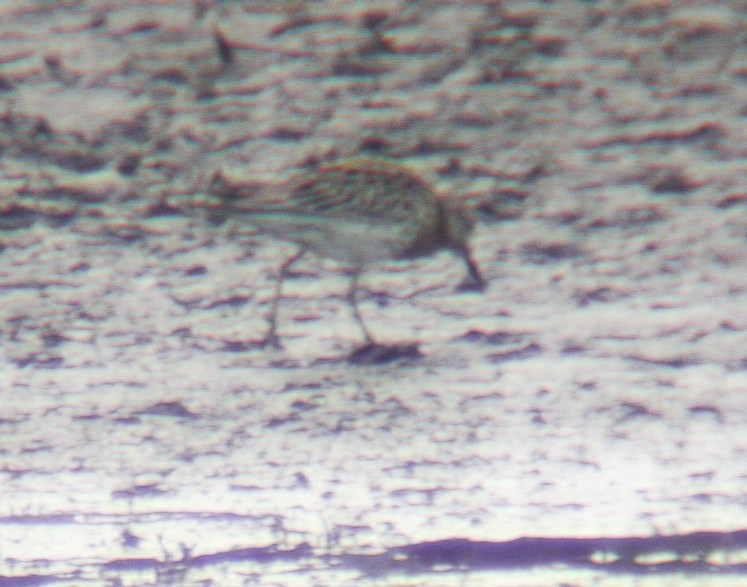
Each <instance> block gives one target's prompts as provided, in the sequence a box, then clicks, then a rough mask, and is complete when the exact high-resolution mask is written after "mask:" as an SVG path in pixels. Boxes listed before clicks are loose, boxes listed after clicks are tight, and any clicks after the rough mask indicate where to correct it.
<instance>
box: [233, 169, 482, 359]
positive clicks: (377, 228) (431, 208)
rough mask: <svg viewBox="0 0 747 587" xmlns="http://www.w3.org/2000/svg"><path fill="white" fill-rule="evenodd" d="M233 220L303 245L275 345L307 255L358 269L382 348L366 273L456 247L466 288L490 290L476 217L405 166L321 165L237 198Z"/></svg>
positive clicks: (273, 339) (282, 275) (353, 301)
mask: <svg viewBox="0 0 747 587" xmlns="http://www.w3.org/2000/svg"><path fill="white" fill-rule="evenodd" d="M231 216H232V217H235V218H241V219H242V220H244V221H246V222H247V223H249V224H251V225H252V226H255V227H256V228H257V229H258V230H259V231H260V232H263V233H267V234H270V235H273V236H275V237H277V238H280V239H284V240H288V241H291V242H294V243H296V244H298V246H299V247H300V249H299V252H298V253H297V254H296V255H294V256H293V257H291V258H290V259H289V260H288V261H287V262H286V263H285V264H284V265H283V266H282V268H281V270H280V276H279V278H278V282H277V288H276V295H275V298H274V300H273V306H272V312H271V315H270V333H269V335H268V340H269V341H270V342H272V343H273V344H277V342H278V339H277V336H276V332H275V328H276V326H275V325H276V312H277V304H278V300H279V299H280V297H281V293H282V283H283V280H284V279H285V277H286V276H287V273H288V270H289V269H290V267H291V266H292V265H293V263H295V261H297V260H298V259H299V258H300V257H301V256H302V255H303V254H304V253H305V252H306V251H312V252H314V253H316V254H317V255H319V256H322V257H328V258H331V259H336V260H338V261H341V262H343V263H346V264H349V265H351V266H352V267H353V268H354V269H355V273H354V277H353V283H352V286H351V289H350V293H349V298H348V299H349V300H350V303H351V305H352V307H353V311H354V313H355V316H356V318H357V320H358V322H359V324H360V326H361V329H362V330H363V333H364V335H365V337H366V340H367V343H368V344H369V345H374V344H376V343H375V342H374V339H373V337H372V336H371V334H370V332H369V331H368V329H367V328H366V326H365V324H364V322H363V320H362V318H361V315H360V312H359V311H358V304H357V298H356V289H357V284H358V276H359V274H360V272H361V271H362V269H363V268H364V267H365V266H367V265H369V264H371V263H376V262H380V261H387V260H396V259H407V258H415V257H421V256H425V255H429V254H431V253H434V252H436V251H438V250H440V249H450V250H452V251H454V252H455V253H456V254H457V255H459V256H460V257H461V258H462V259H463V260H464V261H465V264H466V266H467V270H468V281H467V282H465V286H467V287H470V288H472V289H482V288H483V287H484V281H483V279H482V276H481V275H480V273H479V271H478V269H477V266H476V265H475V263H474V262H473V261H472V258H471V257H470V254H469V247H468V238H469V235H470V234H471V232H472V228H473V226H474V222H473V221H472V219H471V218H470V217H469V215H468V214H467V212H466V211H465V210H463V209H461V208H459V207H458V206H456V205H455V204H453V203H449V202H447V201H445V200H443V199H440V198H438V197H437V196H436V194H435V193H434V191H433V190H432V189H431V187H430V186H429V185H428V184H427V183H426V182H425V181H423V180H422V179H421V178H420V177H418V176H417V175H416V174H415V173H413V172H412V171H410V170H409V169H407V168H406V167H404V166H402V165H399V164H397V163H392V162H388V161H380V160H354V161H344V162H341V163H336V164H333V165H327V166H324V167H320V168H318V169H316V170H314V171H310V172H307V173H304V174H301V175H299V176H297V177H295V178H293V179H291V180H290V181H289V182H287V183H286V184H284V185H282V186H280V187H279V188H278V189H276V190H271V191H270V190H267V191H265V192H264V193H262V194H260V195H259V196H256V197H245V198H238V199H234V200H233V201H232V206H231Z"/></svg>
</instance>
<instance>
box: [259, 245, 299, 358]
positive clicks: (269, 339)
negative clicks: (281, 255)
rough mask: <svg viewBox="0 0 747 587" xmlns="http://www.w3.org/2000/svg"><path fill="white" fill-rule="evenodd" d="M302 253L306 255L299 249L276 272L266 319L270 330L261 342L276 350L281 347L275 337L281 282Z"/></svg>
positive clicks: (281, 289) (281, 288)
mask: <svg viewBox="0 0 747 587" xmlns="http://www.w3.org/2000/svg"><path fill="white" fill-rule="evenodd" d="M304 253H306V249H301V250H300V251H298V252H297V253H295V254H294V255H293V256H291V257H289V258H288V259H286V260H285V262H284V263H283V264H282V265H281V266H280V271H279V272H278V279H277V281H276V282H275V295H274V296H273V298H272V306H271V307H270V317H269V318H268V321H269V322H270V330H269V331H268V333H267V336H266V337H265V340H264V341H263V344H265V345H270V346H272V347H274V348H276V349H279V348H282V345H281V344H280V338H279V337H278V335H277V321H278V305H279V304H280V297H281V295H282V293H283V281H285V278H286V277H287V276H288V273H289V272H290V268H291V267H292V266H293V264H294V263H295V262H296V261H298V260H299V259H300V258H301V257H303V255H304Z"/></svg>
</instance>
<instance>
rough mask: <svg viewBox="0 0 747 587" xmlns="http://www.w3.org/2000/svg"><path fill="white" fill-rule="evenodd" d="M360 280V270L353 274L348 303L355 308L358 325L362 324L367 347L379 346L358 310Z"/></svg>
mask: <svg viewBox="0 0 747 587" xmlns="http://www.w3.org/2000/svg"><path fill="white" fill-rule="evenodd" d="M359 279H360V269H356V270H355V273H353V280H352V281H351V282H350V289H349V290H348V295H347V298H348V302H349V303H350V306H351V307H352V308H353V314H354V315H355V319H356V320H357V321H358V324H360V327H361V330H362V331H363V336H365V337H366V346H371V347H373V346H379V343H378V342H376V341H375V340H374V338H373V336H371V333H370V332H369V330H368V328H366V324H365V322H363V317H362V316H361V312H360V310H359V309H358V296H357V292H358V281H359Z"/></svg>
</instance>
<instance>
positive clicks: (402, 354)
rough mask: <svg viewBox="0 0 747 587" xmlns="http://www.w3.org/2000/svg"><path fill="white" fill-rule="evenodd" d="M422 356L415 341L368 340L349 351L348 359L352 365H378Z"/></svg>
mask: <svg viewBox="0 0 747 587" xmlns="http://www.w3.org/2000/svg"><path fill="white" fill-rule="evenodd" d="M422 356H423V355H422V354H421V352H420V349H419V348H418V343H416V342H411V343H404V344H394V345H388V344H379V343H376V342H368V343H366V344H365V345H363V346H362V347H359V348H357V349H355V350H354V351H353V352H352V353H350V356H349V357H348V360H349V361H350V362H351V363H353V364H354V365H379V364H383V363H392V362H394V361H399V360H402V359H418V358H420V357H422Z"/></svg>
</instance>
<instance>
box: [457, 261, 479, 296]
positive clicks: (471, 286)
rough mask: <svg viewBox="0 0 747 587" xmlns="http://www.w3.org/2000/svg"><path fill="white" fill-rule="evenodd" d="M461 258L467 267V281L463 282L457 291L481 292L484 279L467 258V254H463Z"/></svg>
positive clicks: (475, 265) (473, 263)
mask: <svg viewBox="0 0 747 587" xmlns="http://www.w3.org/2000/svg"><path fill="white" fill-rule="evenodd" d="M462 258H463V259H464V264H465V265H466V266H467V279H465V280H464V282H463V283H462V285H461V286H460V287H459V289H461V290H463V291H465V290H466V291H483V290H484V289H485V279H484V278H483V276H482V274H481V273H480V270H479V269H478V268H477V264H475V262H474V261H473V260H472V257H470V256H469V253H463V254H462Z"/></svg>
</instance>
